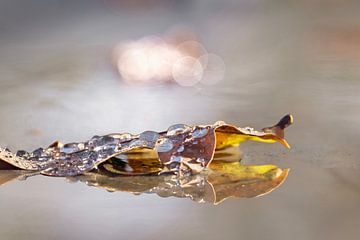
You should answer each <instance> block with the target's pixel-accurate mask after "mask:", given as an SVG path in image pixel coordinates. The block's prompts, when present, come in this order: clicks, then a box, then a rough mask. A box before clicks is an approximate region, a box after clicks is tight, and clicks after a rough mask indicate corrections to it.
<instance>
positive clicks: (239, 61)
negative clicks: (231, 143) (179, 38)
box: [0, 0, 360, 240]
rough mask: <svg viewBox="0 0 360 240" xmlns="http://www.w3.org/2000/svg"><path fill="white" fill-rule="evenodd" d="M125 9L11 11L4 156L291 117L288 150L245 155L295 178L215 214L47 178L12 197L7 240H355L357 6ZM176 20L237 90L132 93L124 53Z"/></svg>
mask: <svg viewBox="0 0 360 240" xmlns="http://www.w3.org/2000/svg"><path fill="white" fill-rule="evenodd" d="M120 2H122V3H123V5H120V6H121V7H118V8H116V9H115V8H114V7H109V4H105V3H104V2H103V1H100V0H99V1H95V0H92V1H85V0H84V1H80V0H75V1H74V0H72V1H57V0H46V1H45V0H43V1H42V0H26V1H25V0H23V1H20V0H3V1H0V119H1V122H0V136H1V137H0V145H1V146H8V147H10V148H11V149H26V150H29V151H30V150H33V149H34V148H37V147H39V146H47V145H48V144H49V143H51V142H52V141H54V140H56V139H58V140H61V141H63V142H71V141H78V140H84V139H88V138H89V137H91V136H92V135H94V134H106V133H109V132H121V131H129V132H133V133H136V132H141V131H143V130H150V129H151V130H163V129H166V127H167V126H169V125H171V124H173V123H181V122H183V123H188V124H198V123H212V122H215V121H216V120H224V121H226V122H229V123H233V124H236V125H238V126H247V125H250V126H253V127H257V128H261V127H264V126H268V125H269V124H272V123H275V122H276V121H277V120H278V119H279V118H280V117H281V116H282V115H284V114H286V113H288V112H290V113H292V114H293V115H294V116H295V124H294V125H293V126H292V127H291V128H289V129H288V130H287V139H288V141H289V143H290V144H291V145H292V149H291V150H290V151H288V150H285V149H283V148H282V147H281V146H280V145H279V144H275V145H266V144H260V143H246V144H244V145H243V146H242V149H243V151H244V152H245V162H246V163H249V164H250V163H274V164H277V165H279V166H281V167H289V168H291V171H290V174H289V177H288V179H287V181H286V182H285V183H284V184H283V185H282V186H281V187H280V188H279V189H277V190H275V191H274V192H272V193H271V194H269V195H266V196H263V197H259V198H255V199H231V200H227V201H225V202H224V203H223V204H221V205H219V206H212V205H209V204H196V203H193V202H191V201H190V200H186V199H174V198H168V199H164V198H159V197H157V196H155V195H141V196H133V195H131V194H127V193H108V192H106V191H104V190H100V189H95V188H90V187H87V186H86V185H84V184H82V183H75V184H69V183H67V182H66V181H65V180H64V179H61V178H46V177H42V176H37V177H33V178H30V179H29V180H27V181H17V182H12V183H9V184H6V185H4V186H1V188H0V212H1V215H0V236H1V239H100V238H102V239H162V238H164V239H169V238H171V239H184V238H189V239H196V238H198V239H208V240H210V239H260V238H262V239H301V240H303V239H358V236H359V235H360V229H359V226H360V225H359V223H360V208H359V203H360V181H359V179H360V173H359V171H360V162H359V153H360V149H359V134H360V128H359V124H360V80H359V77H360V70H359V69H360V68H359V67H360V15H359V14H358V10H359V7H360V4H359V3H358V1H340V0H328V1H325V0H300V1H299V0H297V1H276V0H272V1H262V0H257V1H250V0H241V1H235V0H233V1H231V0H227V1H215V0H211V1H209V0H198V1H152V3H151V4H148V5H146V6H145V7H144V6H143V5H142V4H141V3H140V4H138V5H137V6H130V7H129V6H128V5H126V4H125V3H124V2H123V1H120ZM138 2H142V1H138ZM145 2H149V1H145ZM126 6H128V7H126ZM175 25H186V26H190V27H191V28H192V30H193V31H194V32H195V33H196V34H197V35H198V36H199V37H200V39H201V40H202V43H203V44H204V45H205V46H206V47H207V49H208V50H209V51H211V52H215V53H217V54H218V55H220V56H221V57H222V58H223V59H224V61H225V63H226V76H225V78H224V80H223V81H222V82H220V83H219V84H217V85H215V86H212V87H206V86H202V85H197V86H195V87H191V88H181V87H178V86H176V85H166V86H149V87H134V86H133V87H130V86H125V85H124V84H122V82H121V79H119V77H118V76H117V74H116V73H115V71H114V69H113V68H112V67H111V65H110V60H109V58H110V51H111V49H112V47H113V46H114V44H116V43H117V42H119V41H122V40H128V39H138V38H141V37H143V36H147V35H153V34H163V33H164V32H166V31H168V30H169V29H171V28H172V27H174V26H175ZM0 174H1V173H0Z"/></svg>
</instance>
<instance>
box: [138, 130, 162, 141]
mask: <svg viewBox="0 0 360 240" xmlns="http://www.w3.org/2000/svg"><path fill="white" fill-rule="evenodd" d="M159 137H160V134H158V133H157V132H154V131H145V132H143V133H141V134H140V136H139V139H140V140H144V141H148V142H153V143H155V142H156V140H158V138H159Z"/></svg>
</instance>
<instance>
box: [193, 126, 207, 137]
mask: <svg viewBox="0 0 360 240" xmlns="http://www.w3.org/2000/svg"><path fill="white" fill-rule="evenodd" d="M208 132H209V129H207V128H197V129H196V130H195V131H194V132H193V133H192V136H193V137H194V138H202V137H204V136H205V135H206V134H208Z"/></svg>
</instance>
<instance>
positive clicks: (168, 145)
mask: <svg viewBox="0 0 360 240" xmlns="http://www.w3.org/2000/svg"><path fill="white" fill-rule="evenodd" d="M173 147H174V144H173V143H172V141H171V140H170V139H168V138H163V139H161V140H160V141H159V142H158V143H157V144H156V150H157V151H158V152H168V151H170V150H171V149H172V148H173Z"/></svg>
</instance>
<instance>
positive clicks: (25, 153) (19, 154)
mask: <svg viewBox="0 0 360 240" xmlns="http://www.w3.org/2000/svg"><path fill="white" fill-rule="evenodd" d="M27 155H28V153H27V152H26V151H24V150H19V151H17V153H16V156H18V157H25V156H27Z"/></svg>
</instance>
